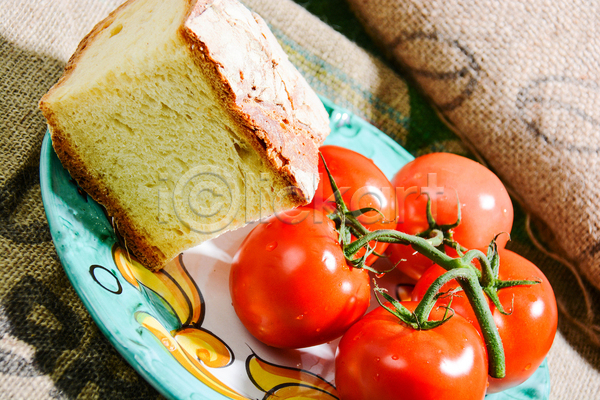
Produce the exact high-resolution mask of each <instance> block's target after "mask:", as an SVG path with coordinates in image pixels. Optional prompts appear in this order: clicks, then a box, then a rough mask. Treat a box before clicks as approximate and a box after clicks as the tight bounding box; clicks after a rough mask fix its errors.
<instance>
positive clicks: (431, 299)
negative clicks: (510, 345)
mask: <svg viewBox="0 0 600 400" xmlns="http://www.w3.org/2000/svg"><path fill="white" fill-rule="evenodd" d="M452 280H456V281H457V282H458V283H459V284H460V286H461V288H462V290H463V291H464V292H465V295H466V296H467V298H468V299H469V303H470V304H471V307H472V308H473V310H474V311H475V315H476V317H477V322H479V326H480V327H481V333H482V334H483V339H484V341H485V345H486V349H487V354H488V373H489V374H490V375H491V376H493V377H494V378H503V377H504V376H505V375H506V367H505V357H504V347H503V346H502V339H501V338H500V334H499V333H498V328H497V327H496V324H495V322H494V317H493V315H492V312H491V311H490V308H489V306H488V302H487V299H486V298H485V295H484V294H483V291H482V288H481V285H480V284H479V279H478V277H477V275H476V274H475V271H474V270H473V269H471V268H464V267H463V268H456V269H452V270H450V271H448V272H446V273H444V274H443V275H440V276H439V277H438V278H437V279H436V280H435V281H434V282H433V283H432V284H431V285H430V286H429V288H428V289H427V292H425V295H424V296H423V297H422V298H421V300H420V301H419V304H418V305H417V308H416V309H415V311H414V313H412V315H411V314H408V313H407V312H406V310H404V309H402V308H400V309H398V306H397V305H395V304H394V306H395V308H396V309H397V310H398V311H397V312H393V311H392V310H390V309H389V308H388V307H386V309H388V311H390V312H392V313H393V314H394V315H396V316H397V317H398V318H400V319H402V320H403V321H404V322H405V323H408V324H411V326H413V327H415V326H417V327H418V329H432V328H435V327H436V326H439V325H441V324H442V323H444V322H445V321H446V320H447V319H448V318H450V317H446V316H445V317H444V318H443V319H442V320H441V321H429V314H430V313H431V310H432V309H433V307H435V305H436V302H437V299H438V293H439V292H440V290H441V289H442V287H443V286H444V285H445V284H446V283H448V282H450V281H452ZM388 297H389V296H388ZM386 299H387V298H386ZM388 300H389V299H388ZM405 318H406V320H405Z"/></svg>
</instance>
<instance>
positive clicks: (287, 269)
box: [229, 208, 370, 348]
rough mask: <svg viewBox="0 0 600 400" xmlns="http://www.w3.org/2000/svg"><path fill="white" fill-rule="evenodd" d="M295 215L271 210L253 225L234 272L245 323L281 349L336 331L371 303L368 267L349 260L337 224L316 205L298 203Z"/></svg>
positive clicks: (234, 291) (232, 284) (236, 302)
mask: <svg viewBox="0 0 600 400" xmlns="http://www.w3.org/2000/svg"><path fill="white" fill-rule="evenodd" d="M296 215H298V216H300V217H298V218H296V219H295V220H294V219H293V218H292V219H286V218H281V217H278V216H272V217H271V218H269V219H267V220H266V222H265V223H261V224H259V225H258V226H257V227H256V228H254V229H253V230H252V232H250V234H249V235H248V236H247V237H246V239H245V240H244V242H243V243H242V245H241V247H240V249H239V250H238V252H237V253H236V255H235V257H234V260H233V264H232V267H231V272H230V276H229V288H230V293H231V298H232V301H233V307H234V309H235V312H236V313H237V315H238V317H239V318H240V320H241V322H242V323H243V324H244V326H245V327H246V328H247V329H248V331H249V332H250V333H251V334H252V335H253V336H254V337H256V338H257V339H258V340H260V341H262V342H263V343H265V344H268V345H270V346H274V347H279V348H300V347H307V346H314V345H317V344H321V343H325V342H328V341H331V340H333V339H336V338H338V337H339V336H341V335H342V334H343V333H344V332H345V331H346V330H347V329H348V328H349V327H350V326H351V325H352V324H353V323H354V322H355V321H356V320H358V319H359V318H360V317H361V316H362V315H363V314H364V313H365V311H366V310H367V307H368V306H369V302H370V285H369V275H368V272H367V271H366V270H364V269H356V268H353V267H351V266H349V265H348V264H347V263H346V260H345V258H344V255H343V253H342V249H341V247H340V244H339V243H338V234H337V231H336V230H335V225H334V223H333V222H332V221H331V220H330V219H329V218H327V217H326V216H325V215H324V214H323V213H322V212H321V211H318V210H314V209H312V208H299V209H297V211H296ZM298 220H299V221H300V222H298Z"/></svg>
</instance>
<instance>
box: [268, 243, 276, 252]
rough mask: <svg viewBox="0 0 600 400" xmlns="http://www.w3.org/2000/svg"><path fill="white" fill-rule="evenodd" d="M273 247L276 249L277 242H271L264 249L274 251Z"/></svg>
mask: <svg viewBox="0 0 600 400" xmlns="http://www.w3.org/2000/svg"><path fill="white" fill-rule="evenodd" d="M275 247H277V242H271V243H269V244H268V245H267V247H266V249H267V251H273V250H275Z"/></svg>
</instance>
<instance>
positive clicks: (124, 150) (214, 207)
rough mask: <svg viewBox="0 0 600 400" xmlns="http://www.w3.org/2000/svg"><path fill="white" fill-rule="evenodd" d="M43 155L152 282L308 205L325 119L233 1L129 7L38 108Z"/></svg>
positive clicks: (142, 1)
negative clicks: (207, 248)
mask: <svg viewBox="0 0 600 400" xmlns="http://www.w3.org/2000/svg"><path fill="white" fill-rule="evenodd" d="M40 108H41V110H42V112H43V114H44V116H45V117H46V119H47V121H48V125H49V129H50V132H51V135H52V141H53V146H54V149H55V150H56V153H57V155H58V157H59V159H60V160H61V162H62V164H63V165H64V166H65V168H67V169H68V170H69V172H70V173H71V175H72V176H73V177H74V178H75V179H76V180H77V182H78V183H79V185H80V186H81V187H82V188H83V189H84V190H86V191H87V192H88V193H89V194H90V195H91V197H93V198H94V199H95V200H97V201H98V202H99V203H100V204H102V205H104V206H105V207H106V209H107V212H108V214H109V215H111V216H112V217H113V218H114V219H115V221H116V225H117V227H118V230H119V232H120V233H121V235H122V236H123V238H124V241H125V245H126V247H127V249H128V250H129V251H130V252H131V253H133V255H134V256H136V257H137V258H138V259H139V261H140V262H142V263H143V264H144V265H145V266H146V267H148V268H149V269H152V270H158V269H160V268H162V267H163V266H164V265H165V264H166V263H167V262H168V261H169V260H171V259H173V258H174V257H175V256H177V255H178V254H179V253H180V252H182V251H183V250H185V249H188V248H190V247H192V246H195V245H197V244H199V243H201V242H203V241H205V240H208V239H210V238H213V237H215V236H217V235H219V234H221V233H223V232H225V231H227V230H231V229H235V228H239V227H241V226H243V225H245V224H246V223H248V222H250V221H254V220H257V219H259V218H261V217H265V216H267V215H271V214H273V213H274V212H276V211H278V210H283V209H289V208H292V207H295V206H299V205H302V204H306V203H308V202H310V200H311V199H312V196H313V194H314V191H315V189H316V185H317V184H318V177H317V157H318V147H319V146H320V145H321V143H322V142H323V140H324V139H325V137H326V136H327V134H328V133H329V126H328V115H327V113H326V111H325V109H324V107H323V105H322V104H321V102H320V101H319V99H318V97H317V96H316V95H315V93H314V92H313V91H312V90H311V89H310V87H309V86H308V84H307V83H306V81H305V80H304V79H303V78H302V76H301V75H300V74H299V73H298V71H297V70H296V69H295V68H294V67H293V66H292V65H291V63H290V62H289V61H288V59H287V57H286V55H285V54H284V52H283V50H282V49H281V47H280V46H279V44H278V43H277V41H276V39H275V37H274V36H273V34H272V33H271V32H270V31H269V29H268V27H267V25H266V24H265V23H264V21H262V19H261V18H260V17H259V16H257V15H255V14H253V13H251V12H250V11H249V10H247V9H246V8H245V7H244V6H242V5H241V4H240V3H238V2H237V1H235V0H198V1H197V2H196V1H190V0H170V1H165V0H130V1H127V2H126V3H124V4H123V5H122V6H120V7H119V8H117V9H116V10H115V11H114V12H112V13H111V14H110V15H109V16H108V17H107V18H106V19H105V20H103V21H102V22H100V23H99V24H98V25H96V27H94V29H93V30H92V31H91V32H90V33H89V34H88V35H87V36H86V37H85V38H84V39H83V41H82V42H81V43H80V45H79V47H78V49H77V51H76V52H75V54H74V55H73V56H72V57H71V59H70V60H69V62H68V64H67V66H66V69H65V73H64V75H63V76H62V78H61V79H60V80H59V82H58V83H57V84H56V85H55V86H54V87H53V88H52V89H51V90H50V91H49V92H48V93H47V94H46V95H45V96H44V97H43V98H42V100H41V101H40Z"/></svg>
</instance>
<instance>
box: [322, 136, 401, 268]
mask: <svg viewBox="0 0 600 400" xmlns="http://www.w3.org/2000/svg"><path fill="white" fill-rule="evenodd" d="M319 150H320V151H321V154H322V155H323V158H325V162H326V163H327V167H328V168H329V172H331V175H332V176H333V179H334V180H335V183H336V184H337V186H338V188H339V189H340V192H341V193H342V198H343V199H344V202H345V203H346V206H348V209H350V210H358V209H360V208H365V207H373V208H376V209H378V210H379V211H380V212H381V213H382V214H383V217H382V216H381V215H380V214H378V213H376V212H375V211H370V212H368V213H366V214H364V215H362V216H360V217H359V218H358V220H359V221H360V222H361V223H362V224H363V225H364V226H365V227H366V228H367V229H368V230H370V231H374V230H376V229H395V228H396V222H395V213H396V202H395V194H394V188H393V186H392V184H391V182H390V181H389V179H388V178H387V177H386V176H385V174H384V173H383V172H382V171H381V170H380V169H379V168H378V167H377V166H376V165H375V164H374V163H373V161H371V160H370V159H368V158H367V157H365V156H363V155H361V154H359V153H357V152H355V151H352V150H349V149H346V148H343V147H338V146H322V147H321V148H320V149H319ZM319 174H320V181H319V186H318V187H317V190H316V193H315V197H314V198H313V201H312V203H311V206H312V207H315V208H317V209H324V210H325V211H329V212H330V211H331V210H332V209H333V207H332V206H333V205H334V204H335V203H334V202H335V198H334V196H333V190H332V189H331V185H330V183H329V178H328V176H327V171H326V170H325V167H324V165H323V162H322V160H321V159H319ZM371 245H373V246H375V251H376V252H377V253H378V254H383V253H384V251H385V249H386V248H387V246H388V244H387V243H376V244H375V243H372V244H371ZM364 253H365V252H364V251H363V250H361V252H359V253H358V254H357V256H358V257H360V256H362V255H363V254H364ZM377 258H378V257H377V256H376V255H371V256H370V257H368V259H367V265H371V264H372V263H373V262H375V261H376V260H377Z"/></svg>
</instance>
